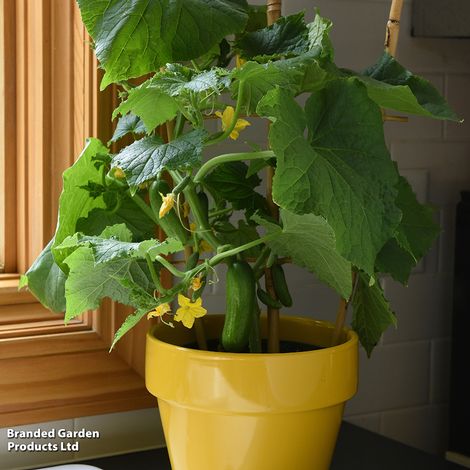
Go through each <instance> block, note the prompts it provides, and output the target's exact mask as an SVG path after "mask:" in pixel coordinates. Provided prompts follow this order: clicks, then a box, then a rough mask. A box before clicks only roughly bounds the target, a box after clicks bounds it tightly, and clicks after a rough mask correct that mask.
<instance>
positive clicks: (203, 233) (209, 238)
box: [169, 170, 221, 249]
mask: <svg viewBox="0 0 470 470" xmlns="http://www.w3.org/2000/svg"><path fill="white" fill-rule="evenodd" d="M169 173H170V175H171V177H172V178H173V181H174V182H175V183H176V184H178V183H180V182H181V180H182V179H183V178H182V177H181V175H180V174H179V173H178V172H177V171H172V170H171V171H169ZM183 194H184V197H185V199H186V201H187V202H188V204H189V207H190V208H191V212H192V213H193V216H194V219H195V220H196V225H197V229H198V235H199V236H200V237H201V238H203V239H204V240H205V241H206V242H207V243H209V245H211V246H212V247H213V248H214V249H217V247H219V246H220V244H221V243H220V241H219V240H218V239H217V237H216V236H215V235H214V232H213V231H212V229H211V227H210V226H209V225H208V224H207V222H206V220H205V215H204V214H203V209H202V207H201V203H200V202H199V198H198V197H197V194H196V189H195V188H194V183H193V182H191V183H189V184H188V186H186V188H184V190H183Z"/></svg>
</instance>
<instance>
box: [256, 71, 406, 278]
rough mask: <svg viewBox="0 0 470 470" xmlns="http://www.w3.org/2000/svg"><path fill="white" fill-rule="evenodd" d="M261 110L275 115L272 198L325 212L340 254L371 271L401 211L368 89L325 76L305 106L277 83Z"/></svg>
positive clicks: (291, 207)
mask: <svg viewBox="0 0 470 470" xmlns="http://www.w3.org/2000/svg"><path fill="white" fill-rule="evenodd" d="M258 113H259V114H260V115H263V116H268V117H269V118H270V119H271V120H272V121H273V124H272V125H271V129H270V133H269V141H270V144H271V147H272V149H273V150H274V152H275V154H276V156H277V169H276V173H275V176H274V182H273V197H274V200H275V202H276V203H277V204H278V205H279V206H281V207H282V208H284V209H287V210H289V211H291V212H294V213H297V214H309V213H314V214H316V215H320V216H323V217H324V218H325V219H326V220H327V221H328V223H329V225H330V226H331V227H332V228H333V230H334V232H335V235H336V244H337V249H338V252H339V253H340V254H341V255H342V256H344V257H345V258H346V259H348V260H349V261H351V262H352V263H354V264H355V265H356V266H359V267H360V268H362V269H364V270H365V271H367V272H368V273H369V274H371V275H372V274H373V273H374V262H375V259H376V257H377V253H378V252H379V251H380V249H381V248H382V247H383V245H384V244H385V243H386V242H387V240H389V239H390V238H391V237H392V236H393V234H394V232H395V229H396V227H397V225H398V223H399V221H400V217H401V214H400V211H399V210H398V208H397V207H396V206H395V198H396V193H397V191H396V189H395V184H396V182H397V177H398V175H397V171H396V169H395V167H394V165H393V163H392V161H391V159H390V155H389V153H388V150H387V148H386V146H385V141H384V136H383V125H382V117H381V113H380V110H379V108H378V107H377V106H376V105H375V103H373V102H372V101H371V100H369V99H368V97H367V93H366V90H365V87H364V86H363V85H362V84H361V83H360V82H359V81H358V80H356V79H349V80H335V81H333V82H330V83H329V84H328V85H327V86H326V88H325V89H323V90H322V91H321V92H316V93H313V94H312V95H311V97H310V98H309V100H308V101H307V105H306V108H305V112H304V110H303V109H302V108H301V107H300V106H299V105H298V104H297V103H296V102H295V100H294V99H293V97H292V96H291V95H290V94H289V93H288V92H286V91H285V90H281V89H277V90H273V91H271V92H269V93H268V94H267V95H266V97H265V98H263V100H262V101H261V102H260V104H259V106H258ZM306 127H308V137H305V135H304V132H305V128H306Z"/></svg>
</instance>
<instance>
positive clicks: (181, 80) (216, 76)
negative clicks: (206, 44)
mask: <svg viewBox="0 0 470 470" xmlns="http://www.w3.org/2000/svg"><path fill="white" fill-rule="evenodd" d="M229 84H230V79H229V77H228V71H227V70H225V69H222V68H218V67H213V68H211V69H210V70H206V71H204V72H201V73H196V72H195V71H194V70H193V69H190V68H189V67H185V66H183V65H181V64H167V68H166V70H165V71H164V72H160V73H157V74H155V76H154V77H153V78H151V79H150V82H149V85H150V86H155V87H157V88H159V89H160V90H162V91H164V92H165V93H167V94H168V95H170V96H179V95H183V94H185V93H186V94H188V93H204V92H209V93H213V92H215V93H217V94H220V93H221V92H222V91H223V90H224V89H225V88H227V87H228V86H229Z"/></svg>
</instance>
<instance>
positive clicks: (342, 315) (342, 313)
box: [331, 271, 357, 346]
mask: <svg viewBox="0 0 470 470" xmlns="http://www.w3.org/2000/svg"><path fill="white" fill-rule="evenodd" d="M356 279H357V273H356V272H355V271H353V272H352V286H353V289H352V292H353V293H354V289H355V286H356ZM352 295H353V294H352V293H351V297H349V299H347V300H346V299H343V298H341V299H340V300H339V306H338V313H337V314H336V322H335V329H334V331H333V337H332V339H331V346H337V345H338V344H340V341H341V333H342V332H343V328H344V324H345V323H346V315H347V313H348V306H349V302H350V301H351V298H352Z"/></svg>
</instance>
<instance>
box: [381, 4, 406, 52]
mask: <svg viewBox="0 0 470 470" xmlns="http://www.w3.org/2000/svg"><path fill="white" fill-rule="evenodd" d="M402 10H403V0H392V6H391V7H390V15H389V17H388V22H387V28H386V31H385V50H386V51H387V52H388V53H389V54H390V55H392V56H395V54H396V52H397V45H398V37H399V35H400V18H401V12H402Z"/></svg>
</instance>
